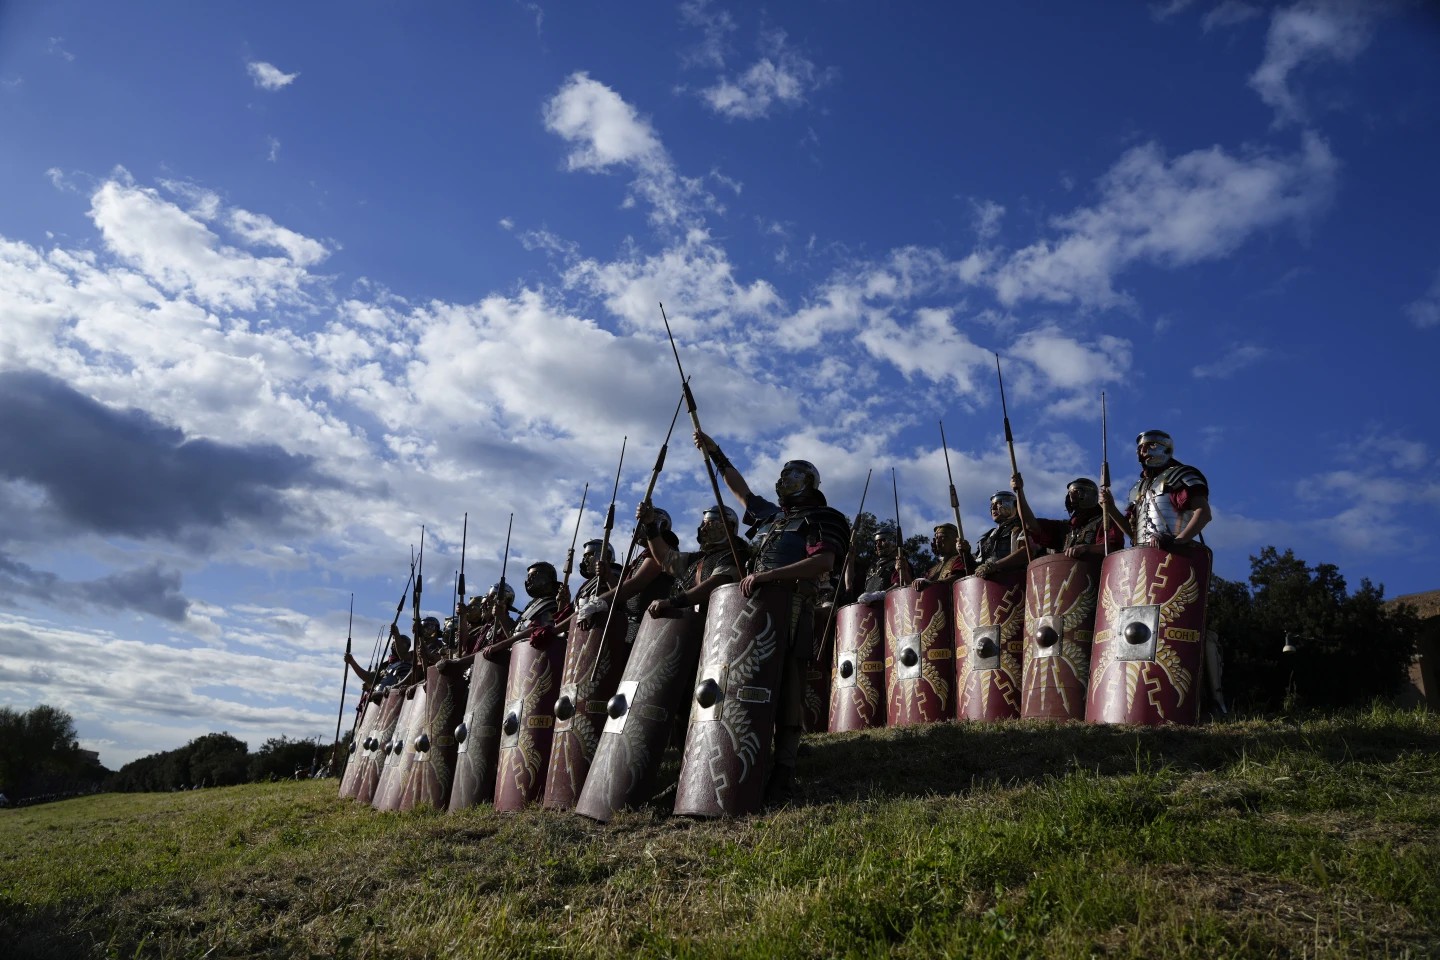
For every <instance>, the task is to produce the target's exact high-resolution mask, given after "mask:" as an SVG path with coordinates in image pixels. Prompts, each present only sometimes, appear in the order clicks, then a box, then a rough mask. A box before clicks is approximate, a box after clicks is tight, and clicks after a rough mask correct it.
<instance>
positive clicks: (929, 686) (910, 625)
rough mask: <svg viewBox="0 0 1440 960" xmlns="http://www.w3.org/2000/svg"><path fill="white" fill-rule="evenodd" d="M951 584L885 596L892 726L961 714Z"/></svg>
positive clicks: (901, 589) (888, 714)
mask: <svg viewBox="0 0 1440 960" xmlns="http://www.w3.org/2000/svg"><path fill="white" fill-rule="evenodd" d="M950 623H951V598H950V585H949V584H948V583H932V584H930V585H929V586H927V587H926V588H925V589H924V590H916V589H915V588H914V587H897V588H896V589H894V590H890V591H888V592H886V594H885V689H886V694H887V695H886V701H887V705H886V722H887V723H888V724H889V725H890V726H892V727H903V726H909V725H911V724H916V723H936V722H938V721H940V720H951V719H954V717H955V686H954V680H955V668H954V665H953V661H954V657H955V640H954V634H953V633H952V631H951V627H950Z"/></svg>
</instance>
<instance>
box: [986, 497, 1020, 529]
mask: <svg viewBox="0 0 1440 960" xmlns="http://www.w3.org/2000/svg"><path fill="white" fill-rule="evenodd" d="M1013 516H1015V501H1014V500H1008V499H1006V498H1004V497H996V498H995V499H994V500H991V501H990V519H991V520H994V521H995V522H996V523H999V522H1000V521H1002V520H1009V519H1010V518H1011V517H1013Z"/></svg>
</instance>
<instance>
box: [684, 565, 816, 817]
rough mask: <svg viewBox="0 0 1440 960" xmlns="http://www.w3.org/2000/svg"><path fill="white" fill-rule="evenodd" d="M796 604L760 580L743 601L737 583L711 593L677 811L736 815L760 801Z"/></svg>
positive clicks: (777, 586) (787, 590)
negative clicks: (762, 583)
mask: <svg viewBox="0 0 1440 960" xmlns="http://www.w3.org/2000/svg"><path fill="white" fill-rule="evenodd" d="M795 606H796V601H795V595H794V591H793V589H792V588H791V586H790V584H788V583H767V584H764V585H762V586H761V587H759V588H758V589H757V590H756V591H755V592H754V593H753V594H751V596H750V597H749V598H748V599H747V598H746V597H745V596H744V595H742V594H741V592H740V584H738V583H727V584H725V585H724V586H721V587H719V588H718V589H716V590H715V592H714V593H712V594H711V595H710V607H709V609H708V610H707V611H706V615H705V639H704V641H703V643H702V644H701V648H700V666H699V669H698V670H697V671H696V677H695V687H694V692H693V694H692V699H691V703H690V726H689V729H688V731H687V732H686V737H685V757H684V760H683V761H682V762H681V765H680V784H679V786H678V787H677V789H676V793H675V812H676V813H677V814H680V815H681V816H691V817H733V816H741V815H744V814H747V813H753V812H754V811H756V810H758V809H759V808H760V806H761V804H762V803H763V801H764V798H765V777H766V775H767V774H768V772H769V764H770V752H771V750H772V748H773V742H772V741H773V738H774V733H775V715H776V709H777V704H776V692H777V690H778V688H779V686H780V678H781V675H782V671H783V667H784V664H783V661H782V658H783V657H784V655H785V653H786V651H787V650H788V647H789V639H790V631H791V630H793V629H794V626H793V625H794V617H795V616H796V611H795V609H794V608H795Z"/></svg>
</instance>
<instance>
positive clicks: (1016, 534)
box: [975, 490, 1029, 578]
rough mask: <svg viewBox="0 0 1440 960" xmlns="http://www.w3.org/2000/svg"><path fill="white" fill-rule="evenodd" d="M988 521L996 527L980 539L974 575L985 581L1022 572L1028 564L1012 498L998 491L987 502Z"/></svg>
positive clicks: (1011, 495)
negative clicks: (993, 576)
mask: <svg viewBox="0 0 1440 960" xmlns="http://www.w3.org/2000/svg"><path fill="white" fill-rule="evenodd" d="M990 519H991V520H994V521H995V527H994V528H993V529H991V530H989V531H988V532H986V534H985V535H984V536H982V537H981V538H980V542H979V543H978V544H977V545H976V547H975V575H976V576H978V577H986V578H988V577H989V576H990V575H991V574H995V573H1003V572H1004V571H1006V570H1016V569H1023V568H1024V567H1025V564H1027V563H1028V562H1029V560H1028V559H1027V557H1026V555H1025V528H1024V527H1023V526H1022V525H1021V523H1020V514H1019V511H1018V509H1017V507H1016V501H1015V494H1013V493H1011V492H1010V491H1009V490H1001V491H999V492H997V493H996V494H995V495H994V496H992V497H991V498H990Z"/></svg>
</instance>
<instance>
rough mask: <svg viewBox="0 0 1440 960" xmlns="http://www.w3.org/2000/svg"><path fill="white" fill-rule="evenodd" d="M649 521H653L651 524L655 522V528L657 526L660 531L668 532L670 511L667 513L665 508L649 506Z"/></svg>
mask: <svg viewBox="0 0 1440 960" xmlns="http://www.w3.org/2000/svg"><path fill="white" fill-rule="evenodd" d="M650 522H651V523H653V524H655V526H656V528H657V529H658V530H659V531H660V532H661V533H669V532H670V513H669V511H667V510H661V509H660V508H659V507H651V508H650Z"/></svg>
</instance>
